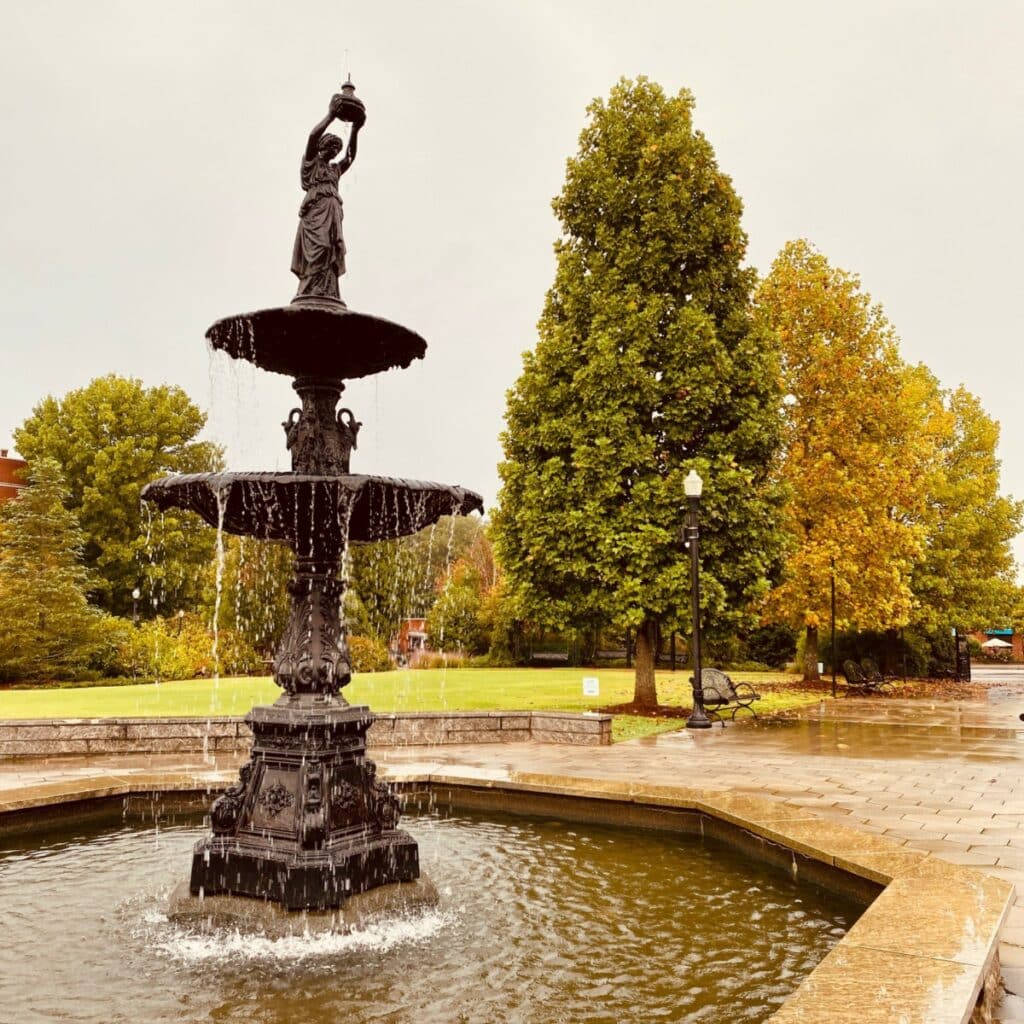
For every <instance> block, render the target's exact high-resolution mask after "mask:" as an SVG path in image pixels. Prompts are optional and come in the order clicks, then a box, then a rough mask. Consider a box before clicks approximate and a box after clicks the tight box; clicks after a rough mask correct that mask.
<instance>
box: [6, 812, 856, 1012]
mask: <svg viewBox="0 0 1024 1024" xmlns="http://www.w3.org/2000/svg"><path fill="white" fill-rule="evenodd" d="M403 827H405V828H407V829H408V830H409V831H410V832H412V833H413V835H415V837H416V838H417V840H418V841H419V843H420V860H421V864H422V867H423V869H424V871H425V872H426V873H427V874H429V875H430V876H431V878H433V880H434V881H435V883H436V884H437V886H438V888H439V890H440V892H441V903H440V906H439V907H438V908H437V909H436V910H432V911H430V912H428V913H426V914H423V915H421V916H417V917H413V918H409V919H406V920H399V921H394V922H389V923H387V924H383V925H379V926H377V927H374V928H371V929H368V930H367V931H364V932H361V933H356V934H353V935H348V936H326V937H318V938H316V937H314V938H293V939H282V940H278V941H269V940H261V939H257V938H253V937H241V936H238V935H225V936H218V937H215V938H210V937H204V936H198V935H192V934H189V933H187V932H184V931H182V930H180V929H178V928H176V927H174V926H172V925H171V924H170V923H169V922H168V921H167V919H166V917H164V915H163V907H164V901H165V899H166V896H167V893H168V892H169V890H170V889H171V888H172V887H173V886H174V885H175V884H176V883H177V882H178V881H179V879H180V878H182V877H183V876H184V875H185V874H186V872H187V869H188V864H189V860H190V849H191V846H192V844H193V843H194V842H195V840H196V839H197V838H199V836H200V835H201V834H202V829H201V827H200V826H199V824H198V819H197V818H196V817H194V816H193V817H184V818H181V817H179V818H178V819H177V821H174V820H172V821H171V822H168V823H165V824H162V825H160V827H158V828H157V827H153V824H152V822H148V823H143V822H140V821H138V820H128V819H124V818H122V817H121V816H120V815H111V816H107V817H105V818H103V819H99V818H92V819H90V820H88V821H86V820H83V821H81V822H79V823H78V824H63V825H61V828H60V831H56V830H54V831H51V832H41V831H38V830H37V831H34V832H33V833H32V834H31V835H27V834H26V835H22V836H16V837H13V838H8V839H4V840H0V921H2V927H0V934H2V942H0V1021H3V1022H5V1024H6V1022H11V1024H14V1022H18V1024H30V1022H43V1021H45V1022H47V1024H50V1022H58V1021H75V1022H103V1024H109V1022H121V1021H124V1022H131V1024H140V1022H144V1024H148V1022H151V1021H179V1022H182V1021H211V1022H213V1021H216V1022H243V1021H244V1022H268V1024H269V1022H274V1024H321V1022H323V1024H327V1022H331V1024H334V1022H338V1024H342V1022H344V1024H363V1022H371V1021H372V1022H416V1024H456V1022H459V1024H470V1022H474V1024H475V1022H479V1024H497V1022H531V1024H533V1022H536V1024H541V1022H556V1021H558V1022H572V1024H574V1022H577V1021H603V1022H610V1024H617V1022H622V1021H643V1022H647V1021H700V1022H702V1024H710V1022H722V1024H725V1022H733V1021H761V1020H765V1019H766V1018H767V1017H768V1016H770V1014H771V1013H772V1012H773V1010H775V1009H776V1008H777V1007H778V1005H779V1003H781V1002H782V1000H783V999H785V997H786V995H787V994H788V993H789V992H791V991H792V990H793V989H794V988H795V987H796V986H797V984H798V983H799V982H800V980H801V979H802V978H803V977H804V976H805V975H806V974H807V973H809V971H810V970H811V969H812V968H813V967H814V965H815V964H816V963H818V961H819V960H821V958H822V957H823V956H824V955H825V953H826V952H827V951H828V950H829V949H830V948H831V947H832V945H833V944H834V943H835V942H837V941H838V939H839V938H840V937H841V936H842V934H843V933H844V932H845V931H846V930H847V928H849V926H850V925H851V924H852V923H853V921H854V920H855V919H856V916H857V914H858V913H859V908H858V907H857V906H856V905H854V904H850V903H847V902H845V901H843V900H841V899H839V898H837V897H835V896H833V895H832V894H829V893H824V892H821V891H819V890H817V889H814V888H812V887H810V886H808V885H805V884H800V885H797V884H794V883H793V882H792V881H791V880H790V879H789V878H788V877H786V876H785V875H784V874H782V873H781V872H778V871H776V870H774V869H771V868H767V867H764V866H762V865H760V864H757V863H756V862H752V861H749V860H747V859H745V858H744V857H742V856H741V855H739V854H737V853H734V852H733V851H731V850H730V849H728V848H726V847H723V846H721V845H719V844H717V843H712V842H710V841H709V842H707V843H702V842H700V841H699V840H696V839H689V838H687V837H680V836H676V835H666V834H661V833H656V832H643V831H623V830H619V829H614V828H602V827H598V826H591V825H587V826H581V825H576V824H570V823H566V822H561V821H557V820H548V819H538V818H519V817H511V816H502V815H498V814H489V815H488V816H487V817H486V818H484V817H482V816H478V815H476V814H475V813H474V814H463V813H458V814H451V815H441V814H436V813H430V814H420V815H410V816H407V817H405V818H404V819H403Z"/></svg>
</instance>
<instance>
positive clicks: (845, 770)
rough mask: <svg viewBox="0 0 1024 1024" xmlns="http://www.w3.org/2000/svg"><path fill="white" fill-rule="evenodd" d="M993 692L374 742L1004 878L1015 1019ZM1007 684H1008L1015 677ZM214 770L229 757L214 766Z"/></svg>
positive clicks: (24, 770) (1021, 951) (1015, 703)
mask: <svg viewBox="0 0 1024 1024" xmlns="http://www.w3.org/2000/svg"><path fill="white" fill-rule="evenodd" d="M990 682H991V689H990V691H989V696H990V701H989V702H988V703H985V704H981V703H968V702H962V703H961V702H935V703H929V702H927V701H922V700H900V699H895V698H864V699H856V698H845V699H840V700H837V701H832V700H826V701H822V702H821V703H820V704H818V705H814V706H811V707H809V708H805V709H802V711H801V712H800V714H799V717H797V718H794V719H792V720H789V721H781V722H780V721H776V722H763V723H762V722H748V721H744V722H742V723H739V724H736V725H735V726H733V725H731V724H730V726H729V727H728V728H725V729H722V728H719V727H717V726H716V727H715V728H713V729H711V730H707V731H704V732H695V731H687V730H683V731H680V732H676V733H667V734H663V735H660V736H657V737H649V738H646V739H642V740H634V741H631V742H628V743H619V744H615V745H613V746H610V747H601V748H595V747H573V746H558V745H550V744H539V743H513V744H501V745H499V744H476V745H466V746H437V747H416V748H404V749H394V748H393V749H381V748H378V749H375V750H373V751H372V753H373V756H374V758H375V759H376V760H377V761H378V763H379V764H380V765H381V767H382V769H387V768H393V769H395V770H401V769H408V768H411V767H413V766H415V767H416V768H417V769H420V770H424V771H430V770H431V769H432V768H433V769H435V770H436V769H437V768H443V767H444V766H446V765H457V766H459V767H460V768H462V769H466V768H469V769H477V770H479V771H480V772H481V774H487V775H504V774H506V773H511V772H514V771H529V772H545V773H553V774H560V775H575V776H585V777H589V778H602V779H613V780H622V781H636V780H644V781H647V782H652V783H666V784H682V785H686V786H694V787H700V788H706V789H715V790H721V789H728V790H732V791H735V792H741V793H756V794H759V795H762V796H769V797H774V798H775V799H778V800H780V801H785V802H787V803H789V804H792V805H796V806H800V807H805V808H809V809H812V810H813V811H814V812H816V813H817V814H820V815H821V816H823V817H826V818H832V819H835V820H838V821H841V822H843V823H844V824H846V825H850V826H852V827H855V828H859V829H863V830H865V831H868V832H873V833H877V834H880V835H884V836H886V837H887V838H889V839H891V840H892V841H893V842H895V843H898V844H900V845H906V846H907V847H908V848H911V849H914V850H920V851H926V852H928V853H929V854H931V855H933V856H938V857H942V858H944V859H946V860H949V861H952V862H954V863H957V864H966V865H970V866H972V867H975V868H977V869H978V870H981V871H985V872H989V873H991V874H994V875H998V876H999V877H1001V878H1005V879H1008V880H1010V881H1012V882H1013V883H1015V885H1016V886H1017V895H1016V904H1015V906H1014V908H1013V910H1012V911H1011V914H1010V918H1009V919H1008V921H1007V923H1006V927H1005V928H1004V931H1003V934H1002V936H1001V938H1002V944H1001V947H1000V955H1001V958H1002V961H1003V973H1004V977H1005V979H1006V985H1007V989H1008V991H1009V992H1010V993H1011V994H1010V995H1008V996H1007V998H1006V999H1005V1000H1004V1003H1003V1005H1002V1007H1001V1008H1000V1011H999V1012H1000V1014H1001V1016H1000V1017H999V1019H1000V1020H1002V1021H1024V722H1022V721H1021V719H1020V717H1019V716H1020V715H1021V714H1022V713H1024V690H1022V687H1021V686H1020V685H1019V683H1024V676H1018V675H1016V674H1011V675H1009V676H1008V677H1004V676H998V677H996V678H992V679H991V680H990ZM1014 684H1017V685H1014ZM186 761H187V762H189V766H190V767H192V768H195V767H199V766H200V765H199V761H198V758H197V757H196V756H192V757H191V758H189V757H188V755H181V756H177V757H174V756H170V755H168V756H166V757H160V758H146V757H135V758H129V757H111V758H106V759H91V760H89V761H88V762H87V761H86V760H85V759H81V760H78V761H75V760H71V759H64V760H59V761H58V760H54V761H50V762H43V761H39V762H20V763H17V764H11V763H7V764H2V765H0V794H2V793H3V792H4V791H7V792H10V791H11V790H12V789H15V788H22V787H24V786H29V785H33V784H38V783H43V782H52V781H54V780H57V779H65V780H69V781H70V780H73V779H77V778H85V777H87V776H92V777H94V776H96V775H97V774H99V771H100V770H102V771H103V772H106V773H110V774H117V775H121V776H125V775H132V774H135V773H146V774H149V773H152V772H153V771H154V770H166V771H175V770H178V771H180V770H181V769H182V767H184V765H185V762H186ZM205 768H206V769H207V770H209V771H211V773H214V774H220V773H222V772H225V771H226V772H227V773H228V774H230V775H231V776H232V777H233V764H229V763H225V764H223V765H211V764H209V763H208V762H207V763H206V764H205Z"/></svg>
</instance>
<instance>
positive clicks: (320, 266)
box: [292, 83, 366, 301]
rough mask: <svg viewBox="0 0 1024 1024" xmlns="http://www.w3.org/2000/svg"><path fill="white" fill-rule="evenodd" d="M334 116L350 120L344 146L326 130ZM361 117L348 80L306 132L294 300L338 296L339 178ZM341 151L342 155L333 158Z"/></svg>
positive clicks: (341, 256)
mask: <svg viewBox="0 0 1024 1024" xmlns="http://www.w3.org/2000/svg"><path fill="white" fill-rule="evenodd" d="M335 118H337V119H338V120H340V121H349V122H351V124H352V130H351V133H350V134H349V140H348V148H347V149H346V147H345V145H344V143H343V142H342V141H341V139H339V138H338V136H337V135H331V134H329V133H328V131H327V127H328V125H329V124H330V123H331V122H332V121H333V120H334V119H335ZM365 120H366V114H365V111H364V108H363V105H362V103H361V101H359V100H357V99H356V98H355V95H354V91H353V89H352V85H351V83H346V84H345V86H343V87H342V91H341V93H339V94H338V95H336V96H334V97H333V98H332V99H331V105H330V109H329V110H328V112H327V116H326V117H325V118H324V119H323V120H322V121H319V122H318V123H317V124H316V125H314V126H313V130H312V131H311V132H310V133H309V141H308V142H307V143H306V152H305V153H304V154H303V156H302V187H303V188H304V189H305V190H306V197H305V198H304V199H303V200H302V206H300V207H299V228H298V231H296V233H295V247H294V249H293V250H292V273H293V274H294V275H295V276H296V277H297V278H298V279H299V290H298V292H297V293H296V295H295V298H296V299H301V298H307V297H313V296H319V297H322V298H329V299H335V300H338V301H340V299H341V293H340V292H339V290H338V278H339V277H340V276H341V275H342V274H344V273H345V239H344V237H343V236H342V232H341V222H342V218H343V216H344V214H343V212H342V208H341V197H340V196H339V195H338V179H339V178H340V177H341V176H342V175H343V174H344V173H345V172H346V171H347V170H348V169H349V168H350V167H351V166H352V163H353V162H354V160H355V158H356V145H357V143H358V140H359V129H360V128H362V126H363V123H364V121H365ZM342 150H345V155H344V156H343V157H342V158H341V159H340V160H337V161H335V162H333V163H332V162H331V161H333V160H334V158H335V157H336V156H338V154H339V153H341V152H342Z"/></svg>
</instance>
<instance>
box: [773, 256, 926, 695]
mask: <svg viewBox="0 0 1024 1024" xmlns="http://www.w3.org/2000/svg"><path fill="white" fill-rule="evenodd" d="M757 303H758V313H759V318H760V319H761V320H762V321H763V322H764V323H765V325H766V326H767V327H768V328H770V329H772V330H774V331H775V333H776V334H777V336H778V338H779V343H780V349H781V353H782V366H783V379H784V385H785V388H786V391H787V399H786V402H787V410H788V415H787V421H786V431H785V436H784V444H783V458H782V462H781V473H782V476H783V479H784V482H785V484H786V486H787V492H788V495H789V498H788V502H787V505H786V515H785V525H786V529H787V533H788V536H789V539H790V546H789V554H788V557H787V561H786V569H785V575H784V578H783V580H782V582H781V583H780V585H779V586H778V587H777V588H776V589H775V590H774V592H773V593H772V595H771V598H770V601H769V607H770V608H771V609H772V610H773V611H774V613H775V614H776V615H777V616H779V617H780V618H782V619H784V620H786V621H788V622H790V623H791V624H792V625H794V626H797V627H800V628H803V629H804V631H805V642H804V676H805V678H807V679H817V678H818V636H819V629H820V628H821V626H822V624H823V623H827V622H828V620H829V616H830V608H829V605H830V581H831V578H832V575H833V573H834V576H835V580H836V595H837V612H838V614H837V626H838V628H846V627H855V628H859V629H868V630H882V631H884V630H889V629H895V628H898V627H900V626H903V625H905V624H906V623H908V622H909V621H910V618H911V614H912V611H913V607H914V595H913V592H912V589H911V574H912V572H913V570H914V566H915V565H916V564H917V562H918V560H919V559H920V558H921V556H922V553H923V549H924V535H925V531H924V528H923V526H922V523H921V520H922V516H923V514H924V503H925V497H926V493H927V481H928V476H929V470H930V467H931V465H932V463H933V460H934V453H935V445H936V437H935V429H936V428H935V417H936V416H937V415H938V414H939V413H940V411H941V407H940V403H938V401H937V399H936V397H935V396H934V395H933V394H931V393H930V390H929V388H928V386H927V382H926V381H925V380H924V379H923V377H922V376H921V374H920V373H919V372H917V371H916V370H914V369H911V368H908V367H907V366H906V365H905V364H904V363H903V362H902V361H901V360H900V358H899V352H898V347H897V339H896V335H895V332H894V331H893V329H892V326H891V324H890V323H889V322H888V320H887V319H886V317H885V314H884V313H883V311H882V309H881V308H880V307H879V306H877V305H874V304H873V303H872V301H871V297H870V296H869V295H868V294H867V293H866V292H864V291H862V290H861V287H860V281H859V280H858V278H857V277H855V276H854V275H852V274H849V273H847V272H846V271H844V270H842V269H840V268H838V267H833V266H831V265H830V264H829V262H828V260H827V259H826V258H825V256H824V255H823V254H821V253H820V252H818V251H817V250H816V249H815V248H814V247H813V246H811V245H810V244H809V243H808V242H806V241H803V240H800V241H796V242H790V243H789V244H787V245H786V246H785V248H784V249H783V250H782V252H781V253H780V254H779V256H778V258H777V259H776V260H775V262H774V264H773V265H772V269H771V273H770V274H769V275H768V277H767V278H766V279H765V280H764V281H763V282H762V284H761V286H760V288H759V290H758V296H757Z"/></svg>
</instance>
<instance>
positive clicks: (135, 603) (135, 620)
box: [132, 587, 142, 628]
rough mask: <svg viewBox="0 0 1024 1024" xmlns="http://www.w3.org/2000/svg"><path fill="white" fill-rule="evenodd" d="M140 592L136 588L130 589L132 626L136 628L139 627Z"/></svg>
mask: <svg viewBox="0 0 1024 1024" xmlns="http://www.w3.org/2000/svg"><path fill="white" fill-rule="evenodd" d="M140 597H142V591H141V590H139V588H138V587H134V588H132V624H133V625H134V626H135V627H136V628H137V627H138V625H139V598H140Z"/></svg>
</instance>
